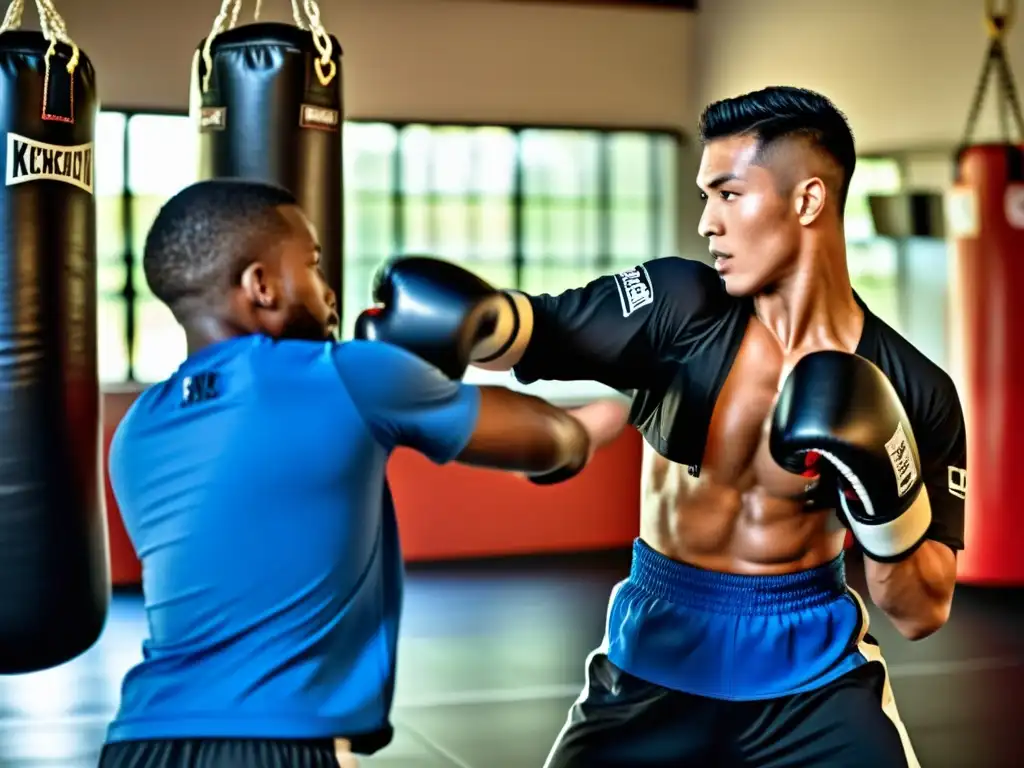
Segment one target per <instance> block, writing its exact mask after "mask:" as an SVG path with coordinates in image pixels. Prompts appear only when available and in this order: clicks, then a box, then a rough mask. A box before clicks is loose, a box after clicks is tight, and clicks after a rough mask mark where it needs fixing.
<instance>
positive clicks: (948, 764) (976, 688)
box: [0, 552, 1024, 768]
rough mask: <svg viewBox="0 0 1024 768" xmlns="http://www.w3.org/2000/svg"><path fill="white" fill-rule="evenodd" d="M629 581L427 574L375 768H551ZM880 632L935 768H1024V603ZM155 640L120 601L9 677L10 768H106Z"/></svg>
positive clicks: (978, 606) (504, 568) (927, 767)
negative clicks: (66, 643)
mask: <svg viewBox="0 0 1024 768" xmlns="http://www.w3.org/2000/svg"><path fill="white" fill-rule="evenodd" d="M627 569H628V553H624V552H623V553H602V554H600V555H587V556H580V557H572V558H555V559H529V560H503V561H492V562H482V563H480V562H473V563H461V564H455V565H453V564H446V565H443V566H441V565H435V566H414V567H412V568H411V569H410V573H409V579H408V584H407V590H406V611H405V618H404V624H403V638H402V646H401V654H400V661H399V683H398V691H397V704H396V708H395V712H394V722H395V725H396V737H395V740H394V742H393V744H392V745H391V746H390V747H389V748H388V749H386V750H384V751H383V752H382V753H381V754H380V755H379V756H377V757H374V758H370V759H365V760H363V761H362V764H363V765H364V766H367V768H400V767H401V768H405V767H406V766H408V767H409V768H470V767H472V768H540V766H541V764H542V763H543V761H544V757H545V756H546V754H547V752H548V749H549V747H550V745H551V743H552V741H553V739H554V737H555V735H556V734H557V733H558V731H559V729H560V728H561V726H562V724H563V723H564V721H565V716H566V711H567V708H568V707H569V705H570V704H571V703H572V701H573V700H574V699H575V698H576V696H577V695H578V694H579V691H580V686H581V685H582V682H583V660H584V658H585V657H586V655H587V653H588V652H589V651H590V650H591V649H592V648H593V647H594V646H595V645H597V644H598V642H599V641H600V639H601V636H602V631H603V623H604V619H605V609H606V604H607V599H608V593H609V590H610V588H611V587H612V585H613V584H614V583H615V582H616V581H618V580H619V579H621V578H622V576H623V575H624V574H625V573H626V571H627ZM850 580H851V583H852V584H853V585H854V587H855V588H857V587H858V585H861V586H862V585H863V580H862V577H861V575H860V574H859V573H857V572H853V573H851V575H850ZM872 619H873V621H872V633H873V634H874V635H875V636H876V637H877V638H878V640H879V641H880V642H881V644H882V649H883V652H884V653H885V655H886V658H887V659H888V663H889V669H890V672H891V674H892V677H893V687H894V690H895V692H896V699H897V703H898V704H899V707H900V712H901V714H902V716H903V720H904V722H905V723H906V724H907V727H908V729H909V731H910V735H911V738H912V739H913V741H914V744H915V746H916V749H917V754H918V758H919V759H920V761H921V765H922V766H924V768H954V767H956V768H997V767H1001V766H1006V767H1007V768H1011V767H1012V768H1019V767H1020V766H1022V765H1024V707H1022V706H1021V704H1020V701H1021V693H1020V692H1021V690H1022V689H1024V590H1012V591H1008V590H982V589H976V588H968V587H960V588H959V590H958V592H957V598H956V602H955V605H954V609H953V618H952V619H951V620H950V623H949V624H948V625H947V626H946V627H945V628H944V629H943V630H942V631H941V632H940V633H938V634H936V635H935V636H933V637H931V638H929V639H927V640H924V641H921V642H919V643H915V644H911V643H908V642H906V641H904V640H903V639H902V638H900V637H898V636H897V635H896V633H895V631H894V630H892V629H891V627H890V626H889V625H888V624H887V623H886V621H885V619H884V618H883V617H881V616H880V615H879V614H878V613H877V611H874V612H873V614H872ZM144 633H145V620H144V616H143V612H142V599H141V596H140V595H138V594H133V593H119V594H117V595H116V596H115V599H114V603H113V606H112V609H111V615H110V619H109V622H108V625H107V628H106V630H105V632H104V634H103V636H102V638H101V639H100V641H99V642H98V643H97V645H96V646H94V647H93V648H92V649H91V650H90V651H89V652H88V653H86V654H84V655H83V656H81V657H80V658H78V659H76V660H75V661H72V662H70V663H68V664H65V665H63V666H61V667H58V668H56V669H53V670H48V671H46V672H41V673H37V674H32V675H23V676H18V677H7V678H0V766H3V768H86V766H90V767H94V766H95V765H96V760H97V756H98V754H99V750H100V746H101V744H102V741H103V735H104V731H105V728H106V725H107V723H108V721H109V719H110V717H111V715H112V714H113V712H114V709H115V707H116V706H117V700H118V691H119V686H120V681H121V677H122V675H123V674H124V672H125V671H126V670H127V669H128V667H129V666H130V665H131V664H132V663H133V662H134V661H135V659H136V658H138V656H139V654H140V644H141V641H142V638H143V636H144Z"/></svg>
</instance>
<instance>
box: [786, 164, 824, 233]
mask: <svg viewBox="0 0 1024 768" xmlns="http://www.w3.org/2000/svg"><path fill="white" fill-rule="evenodd" d="M827 197H828V190H827V189H826V187H825V182H824V181H822V180H821V179H820V178H818V177H817V176H814V177H812V178H809V179H804V180H803V181H801V182H799V183H797V185H796V188H795V189H794V190H793V205H794V206H795V208H796V215H797V216H799V217H800V224H802V225H803V226H805V227H806V226H809V225H811V224H813V223H814V221H815V220H816V219H817V218H818V217H819V216H820V215H821V212H822V211H824V210H825V200H826V199H827Z"/></svg>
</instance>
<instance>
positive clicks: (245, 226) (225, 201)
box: [142, 179, 296, 314]
mask: <svg viewBox="0 0 1024 768" xmlns="http://www.w3.org/2000/svg"><path fill="white" fill-rule="evenodd" d="M295 202H296V201H295V196H294V195H292V194H291V193H290V192H288V191H287V190H285V189H282V188H280V187H276V186H273V185H270V184H264V183H262V182H256V181H249V180H242V179H212V180H207V181H200V182H197V183H195V184H192V185H190V186H188V187H186V188H185V189H183V190H181V191H180V192H178V193H177V194H176V195H174V196H173V197H172V198H171V199H170V200H168V201H167V202H166V203H165V204H164V206H163V207H162V208H161V209H160V212H159V213H158V214H157V217H156V220H155V221H154V222H153V226H152V227H151V228H150V230H149V234H148V235H147V236H146V247H145V251H144V253H143V257H142V268H143V271H144V272H145V274H146V282H147V283H148V284H149V288H150V290H151V291H152V292H153V295H154V296H156V297H157V298H158V299H160V301H162V302H164V303H165V304H166V305H167V306H168V307H169V308H170V309H171V311H172V312H175V314H177V311H176V310H177V309H178V308H179V307H180V305H181V303H182V301H183V300H187V299H188V300H191V299H203V298H204V297H206V296H209V295H212V294H213V293H214V292H220V291H222V290H224V289H225V288H227V287H228V286H229V285H231V284H233V281H237V280H239V279H240V278H241V275H242V272H244V271H245V268H246V267H247V266H248V265H249V264H250V263H251V262H252V261H253V260H254V257H253V255H252V254H253V251H254V248H255V247H256V246H257V245H258V244H259V243H260V242H265V238H266V236H268V235H275V234H281V233H283V232H284V231H285V226H286V224H285V221H284V219H283V218H281V217H280V216H277V215H276V211H274V209H275V208H277V207H278V206H282V205H294V204H295ZM270 214H274V215H270Z"/></svg>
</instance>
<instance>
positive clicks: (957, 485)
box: [946, 467, 967, 499]
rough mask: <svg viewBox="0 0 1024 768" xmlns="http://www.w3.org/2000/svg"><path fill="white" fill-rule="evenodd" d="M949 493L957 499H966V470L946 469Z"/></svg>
mask: <svg viewBox="0 0 1024 768" xmlns="http://www.w3.org/2000/svg"><path fill="white" fill-rule="evenodd" d="M946 475H947V478H948V480H949V492H950V493H952V494H953V495H954V496H956V497H957V498H958V499H966V498H967V470H966V469H960V467H946Z"/></svg>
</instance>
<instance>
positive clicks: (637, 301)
mask: <svg viewBox="0 0 1024 768" xmlns="http://www.w3.org/2000/svg"><path fill="white" fill-rule="evenodd" d="M615 287H616V288H618V289H619V301H621V302H622V316H623V317H629V316H630V315H632V314H633V313H634V312H636V311H637V310H638V309H640V308H642V307H646V306H647V305H648V304H653V303H654V285H653V284H652V283H651V276H650V275H649V274H647V269H646V268H645V267H644V266H643V265H640V266H638V267H636V268H635V269H627V270H626V271H625V272H619V274H617V275H616V276H615Z"/></svg>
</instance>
